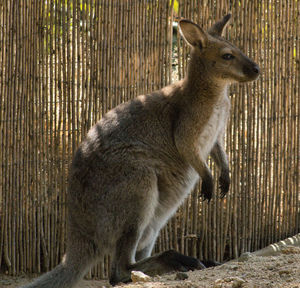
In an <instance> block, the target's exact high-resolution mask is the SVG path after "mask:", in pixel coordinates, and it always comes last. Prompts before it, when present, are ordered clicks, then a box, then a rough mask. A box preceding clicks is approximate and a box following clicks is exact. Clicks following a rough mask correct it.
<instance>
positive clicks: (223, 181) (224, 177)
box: [219, 171, 230, 198]
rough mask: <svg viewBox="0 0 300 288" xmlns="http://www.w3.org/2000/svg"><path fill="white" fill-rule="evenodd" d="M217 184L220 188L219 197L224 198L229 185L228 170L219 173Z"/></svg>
mask: <svg viewBox="0 0 300 288" xmlns="http://www.w3.org/2000/svg"><path fill="white" fill-rule="evenodd" d="M219 186H220V189H221V198H224V197H225V195H226V194H227V192H228V191H229V187H230V177H229V171H225V172H222V173H221V176H220V178H219Z"/></svg>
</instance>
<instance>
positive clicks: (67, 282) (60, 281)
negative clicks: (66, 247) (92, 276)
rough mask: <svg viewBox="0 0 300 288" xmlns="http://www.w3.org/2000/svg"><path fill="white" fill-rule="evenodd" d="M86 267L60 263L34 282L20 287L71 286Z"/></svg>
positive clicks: (46, 287) (52, 287)
mask: <svg viewBox="0 0 300 288" xmlns="http://www.w3.org/2000/svg"><path fill="white" fill-rule="evenodd" d="M85 271H86V269H85V267H82V268H81V269H80V267H79V266H77V267H75V266H73V267H72V266H70V265H69V266H68V265H67V264H64V263H61V264H59V265H58V266H56V267H55V268H54V269H53V270H51V271H50V272H48V273H46V274H44V275H42V276H41V277H39V278H37V279H36V280H35V281H34V282H32V283H30V284H28V285H25V286H23V287H21V288H71V287H74V286H75V285H76V283H77V282H78V281H79V280H80V279H81V278H82V277H83V276H84V273H85Z"/></svg>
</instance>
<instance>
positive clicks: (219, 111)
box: [198, 95, 230, 160]
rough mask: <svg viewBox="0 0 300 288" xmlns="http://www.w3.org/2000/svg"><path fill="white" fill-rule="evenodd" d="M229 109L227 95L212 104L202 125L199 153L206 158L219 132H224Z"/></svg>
mask: <svg viewBox="0 0 300 288" xmlns="http://www.w3.org/2000/svg"><path fill="white" fill-rule="evenodd" d="M229 110H230V100H229V98H228V96H227V95H224V97H223V98H222V99H221V100H220V101H219V102H218V103H217V104H216V105H215V106H214V108H213V111H212V113H211V115H210V117H209V119H208V120H207V122H206V124H205V125H204V127H203V129H202V131H201V133H200V135H199V138H198V145H199V146H198V147H199V153H200V155H201V158H202V159H203V160H206V159H207V157H208V155H209V153H210V152H211V149H212V148H213V146H214V144H215V143H216V140H217V138H218V136H219V135H220V134H224V131H225V128H226V123H227V120H228V115H229Z"/></svg>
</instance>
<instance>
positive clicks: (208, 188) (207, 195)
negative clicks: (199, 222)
mask: <svg viewBox="0 0 300 288" xmlns="http://www.w3.org/2000/svg"><path fill="white" fill-rule="evenodd" d="M213 193H214V183H213V180H212V178H204V179H202V185H201V196H202V197H203V201H205V200H208V202H210V200H211V198H212V195H213Z"/></svg>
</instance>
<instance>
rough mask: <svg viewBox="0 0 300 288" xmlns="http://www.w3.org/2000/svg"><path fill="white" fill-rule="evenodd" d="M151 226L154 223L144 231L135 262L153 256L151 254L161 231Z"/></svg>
mask: <svg viewBox="0 0 300 288" xmlns="http://www.w3.org/2000/svg"><path fill="white" fill-rule="evenodd" d="M151 224H152V223H150V225H148V227H147V228H146V229H145V230H144V232H143V235H142V237H141V239H140V241H139V244H138V247H137V251H136V254H135V261H140V260H143V259H145V258H148V257H150V256H151V252H152V250H153V247H154V244H155V241H156V239H157V236H158V233H159V229H155V228H154V225H151Z"/></svg>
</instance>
